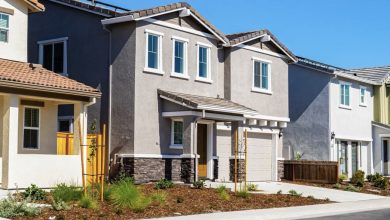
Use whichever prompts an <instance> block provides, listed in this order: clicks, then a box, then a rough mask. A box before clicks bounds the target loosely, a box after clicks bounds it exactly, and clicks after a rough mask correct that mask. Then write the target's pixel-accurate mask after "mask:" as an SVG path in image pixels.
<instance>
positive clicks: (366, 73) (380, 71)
mask: <svg viewBox="0 0 390 220" xmlns="http://www.w3.org/2000/svg"><path fill="white" fill-rule="evenodd" d="M345 73H348V74H352V75H354V76H358V77H360V78H363V79H367V80H371V81H374V82H377V83H380V84H382V83H386V84H387V83H389V82H390V66H383V67H370V68H361V69H350V70H348V71H345Z"/></svg>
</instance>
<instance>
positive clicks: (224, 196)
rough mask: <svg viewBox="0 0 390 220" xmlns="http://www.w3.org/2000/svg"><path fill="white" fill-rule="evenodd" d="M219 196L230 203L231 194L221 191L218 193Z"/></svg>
mask: <svg viewBox="0 0 390 220" xmlns="http://www.w3.org/2000/svg"><path fill="white" fill-rule="evenodd" d="M218 194H219V197H220V198H221V199H222V200H225V201H229V200H230V195H229V193H228V192H227V191H226V190H224V191H221V192H219V193H218Z"/></svg>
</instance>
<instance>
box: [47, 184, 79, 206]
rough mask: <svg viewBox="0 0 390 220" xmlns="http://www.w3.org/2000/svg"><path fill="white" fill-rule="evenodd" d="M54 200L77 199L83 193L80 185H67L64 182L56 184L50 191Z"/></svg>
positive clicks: (67, 200)
mask: <svg viewBox="0 0 390 220" xmlns="http://www.w3.org/2000/svg"><path fill="white" fill-rule="evenodd" d="M51 193H52V195H53V198H54V200H55V201H57V202H58V201H64V202H70V201H78V200H80V199H81V197H82V195H83V191H82V189H81V188H80V187H77V186H74V185H67V184H65V183H61V184H58V185H57V186H56V187H55V188H54V189H53V190H52V191H51Z"/></svg>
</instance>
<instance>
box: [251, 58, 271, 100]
mask: <svg viewBox="0 0 390 220" xmlns="http://www.w3.org/2000/svg"><path fill="white" fill-rule="evenodd" d="M255 62H260V63H266V64H268V89H263V88H257V87H255ZM271 64H272V61H270V60H266V59H262V58H258V57H252V92H258V93H264V94H269V95H272V86H271V85H272V65H271ZM261 73H262V66H261V65H260V86H261V80H262V78H261Z"/></svg>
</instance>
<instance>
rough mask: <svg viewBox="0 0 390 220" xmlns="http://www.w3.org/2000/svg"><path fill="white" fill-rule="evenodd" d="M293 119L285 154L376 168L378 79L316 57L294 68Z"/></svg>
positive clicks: (348, 168) (349, 170)
mask: <svg viewBox="0 0 390 220" xmlns="http://www.w3.org/2000/svg"><path fill="white" fill-rule="evenodd" d="M289 76H290V78H289V96H290V97H289V104H290V118H291V123H290V124H289V126H288V127H287V129H285V132H284V134H285V135H284V148H285V149H284V156H285V158H290V159H293V158H295V157H296V156H297V154H298V155H301V156H302V158H303V159H309V160H331V161H339V164H340V173H343V174H347V175H348V176H349V177H351V176H352V174H353V173H354V172H355V171H357V170H363V171H365V172H366V173H372V153H373V144H372V143H373V138H372V130H371V121H372V120H373V115H374V112H373V102H374V89H373V88H374V86H375V85H378V82H376V81H374V80H372V79H368V78H363V77H359V76H357V75H356V74H354V73H353V72H351V71H349V70H344V69H341V68H337V67H334V66H330V65H327V64H323V63H320V62H316V61H313V60H309V59H305V58H299V62H298V63H297V64H292V65H291V67H290V69H289Z"/></svg>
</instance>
